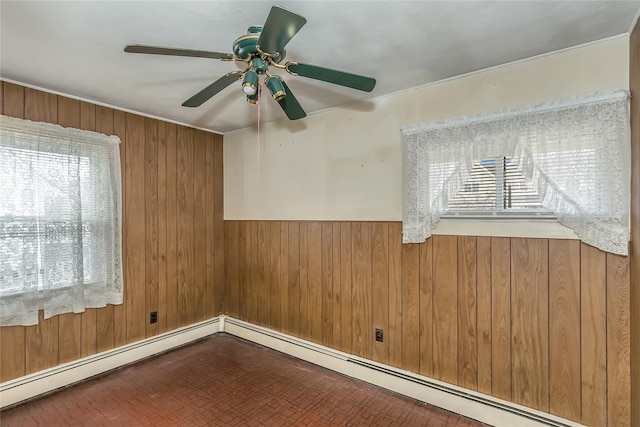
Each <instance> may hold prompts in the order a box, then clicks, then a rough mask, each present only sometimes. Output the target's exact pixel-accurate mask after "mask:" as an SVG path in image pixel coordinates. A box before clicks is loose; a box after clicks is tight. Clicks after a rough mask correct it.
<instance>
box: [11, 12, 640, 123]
mask: <svg viewBox="0 0 640 427" xmlns="http://www.w3.org/2000/svg"><path fill="white" fill-rule="evenodd" d="M272 4H273V3H272V2H266V1H252V2H249V1H206V2H205V1H202V2H164V1H163V2H160V1H143V2H122V1H109V2H106V1H76V2H72V1H65V2H61V1H44V2H35V1H15V2H14V1H5V0H3V1H2V2H1V3H0V19H1V21H0V24H1V27H0V48H1V50H0V76H2V78H4V79H9V80H14V81H18V82H22V83H26V84H30V85H34V86H38V87H41V88H45V89H49V90H53V91H58V92H62V93H64V94H69V95H72V96H76V97H80V98H85V99H88V100H93V101H98V102H102V103H106V104H110V105H113V106H116V107H120V108H124V109H129V110H134V111H138V112H141V113H145V114H149V115H153V116H156V117H160V118H165V119H169V120H173V121H176V122H181V123H186V124H191V125H194V126H198V127H202V128H206V129H210V130H213V131H216V132H220V133H225V132H229V131H233V130H236V129H241V128H245V127H250V126H255V125H256V123H257V111H256V108H255V107H254V106H251V105H250V104H248V103H247V102H246V101H245V97H244V95H243V94H242V92H241V88H240V82H238V83H237V84H234V85H231V86H230V87H228V88H226V89H225V90H224V91H222V92H221V93H219V94H218V95H216V96H215V97H214V98H212V99H211V100H209V101H208V102H206V103H205V104H203V105H202V106H201V107H199V108H195V109H193V108H185V107H182V106H181V103H182V102H183V101H184V100H186V99H187V98H189V97H190V96H191V95H193V94H195V93H196V92H198V91H200V90H201V89H202V88H204V87H205V86H207V85H208V84H210V83H211V82H212V81H214V80H216V79H217V78H218V77H220V76H221V75H223V74H225V73H227V72H229V71H233V70H236V69H239V66H238V65H236V64H235V63H231V62H221V61H217V60H211V59H202V58H184V57H171V56H156V55H136V54H128V53H124V52H123V48H124V46H125V45H126V44H129V43H138V44H148V45H159V46H169V47H182V48H191V49H202V50H212V51H220V52H231V51H232V44H233V41H234V40H235V39H236V38H237V37H239V36H240V35H243V34H245V33H246V30H247V28H248V27H249V26H250V25H262V24H263V23H264V20H265V18H266V16H267V15H268V13H269V9H270V8H271V6H272ZM278 4H279V5H280V6H282V7H284V8H286V9H289V10H291V11H294V12H296V13H299V14H301V15H303V16H304V17H305V18H306V19H307V24H306V25H305V26H304V27H303V28H302V29H301V30H300V32H299V33H298V34H297V35H296V36H295V37H294V38H293V40H292V41H291V42H290V43H289V44H288V46H287V59H288V60H298V61H300V62H305V63H311V64H314V65H320V66H324V67H329V68H334V69H339V70H344V71H349V72H353V73H357V74H364V75H369V76H371V77H374V78H376V79H377V86H376V88H375V89H374V91H373V92H371V93H365V92H359V91H357V90H353V89H349V88H343V87H340V86H335V85H331V84H328V83H324V82H318V81H315V80H311V79H306V78H303V77H292V76H288V75H287V74H286V73H284V75H283V77H284V78H285V80H286V81H287V84H288V85H289V87H290V88H291V90H292V91H293V92H294V93H295V95H296V98H297V99H298V101H299V102H300V104H301V105H302V106H303V107H304V108H305V110H306V111H307V113H312V112H315V111H319V110H323V109H326V108H331V107H335V106H338V105H342V104H346V103H350V102H352V101H355V100H364V99H367V98H372V97H377V96H380V95H384V94H388V93H393V92H397V91H401V90H404V89H408V88H412V87H416V86H420V85H424V84H426V83H430V82H433V81H437V80H441V79H444V78H448V77H452V76H457V75H461V74H464V73H468V72H471V71H475V70H480V69H483V68H487V67H491V66H495V65H499V64H504V63H507V62H511V61H515V60H519V59H522V58H527V57H531V56H535V55H540V54H543V53H546V52H552V51H555V50H559V49H563V48H567V47H571V46H575V45H579V44H582V43H586V42H590V41H594V40H600V39H603V38H606V37H610V36H615V35H619V34H624V33H628V32H629V29H630V28H631V25H632V23H633V21H634V19H635V17H636V16H637V14H638V10H639V9H640V0H633V1H353V2H345V1H340V2H337V1H335V2H334V1H285V2H282V3H278ZM281 75H282V74H281ZM282 118H285V115H284V113H283V112H282V111H281V110H280V107H279V106H278V104H277V103H276V102H275V101H273V100H266V99H265V102H264V103H263V106H262V111H261V120H262V121H263V122H266V121H272V120H278V119H282ZM303 120H304V119H303Z"/></svg>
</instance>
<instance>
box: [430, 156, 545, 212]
mask: <svg viewBox="0 0 640 427" xmlns="http://www.w3.org/2000/svg"><path fill="white" fill-rule="evenodd" d="M448 208H449V209H448V211H447V212H446V214H445V215H443V217H446V218H475V217H479V218H509V217H516V218H530V219H531V218H534V219H535V218H544V219H549V218H553V212H550V211H549V210H547V209H545V208H544V206H543V204H542V202H541V200H540V195H539V194H538V190H537V188H535V186H534V185H533V183H532V182H531V181H530V180H527V179H526V177H525V176H524V174H523V173H522V170H521V169H520V167H519V165H518V160H517V159H514V158H511V157H506V156H499V157H493V158H487V159H482V160H479V161H476V162H474V164H473V167H472V168H471V171H470V173H469V178H468V179H467V181H466V182H465V183H464V185H463V186H462V188H461V189H460V190H459V191H458V192H457V193H456V195H455V196H454V197H453V198H452V199H451V200H450V201H449V204H448Z"/></svg>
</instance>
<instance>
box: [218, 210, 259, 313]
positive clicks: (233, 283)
mask: <svg viewBox="0 0 640 427" xmlns="http://www.w3.org/2000/svg"><path fill="white" fill-rule="evenodd" d="M238 226H239V222H238V221H226V222H225V223H224V247H225V249H224V250H225V252H226V253H228V254H229V256H228V257H225V277H228V278H229V314H230V315H231V316H233V317H239V315H238V305H239V304H240V298H239V292H238V289H239V288H240V283H239V280H238V263H239V258H240V254H239V253H238ZM269 237H270V236H269Z"/></svg>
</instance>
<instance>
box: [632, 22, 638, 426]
mask: <svg viewBox="0 0 640 427" xmlns="http://www.w3.org/2000/svg"><path fill="white" fill-rule="evenodd" d="M629 88H630V90H631V253H630V254H631V390H632V403H633V404H632V406H631V407H632V408H633V409H632V420H633V421H632V423H631V424H632V425H634V426H640V21H637V22H636V26H635V28H634V29H633V31H632V33H631V38H630V40H629Z"/></svg>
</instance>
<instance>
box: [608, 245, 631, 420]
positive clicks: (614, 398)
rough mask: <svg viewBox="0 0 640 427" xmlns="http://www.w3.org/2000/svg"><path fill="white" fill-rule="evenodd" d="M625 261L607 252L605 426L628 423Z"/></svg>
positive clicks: (628, 376) (629, 412)
mask: <svg viewBox="0 0 640 427" xmlns="http://www.w3.org/2000/svg"><path fill="white" fill-rule="evenodd" d="M629 297H630V294H629V263H628V262H627V258H626V257H622V256H620V255H614V254H607V405H608V408H607V421H608V423H607V425H609V426H616V427H618V426H630V425H631V382H630V381H631V365H630V364H631V358H630V351H631V334H630V325H629V320H630V317H629V316H630V313H629V303H630V299H629Z"/></svg>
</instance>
